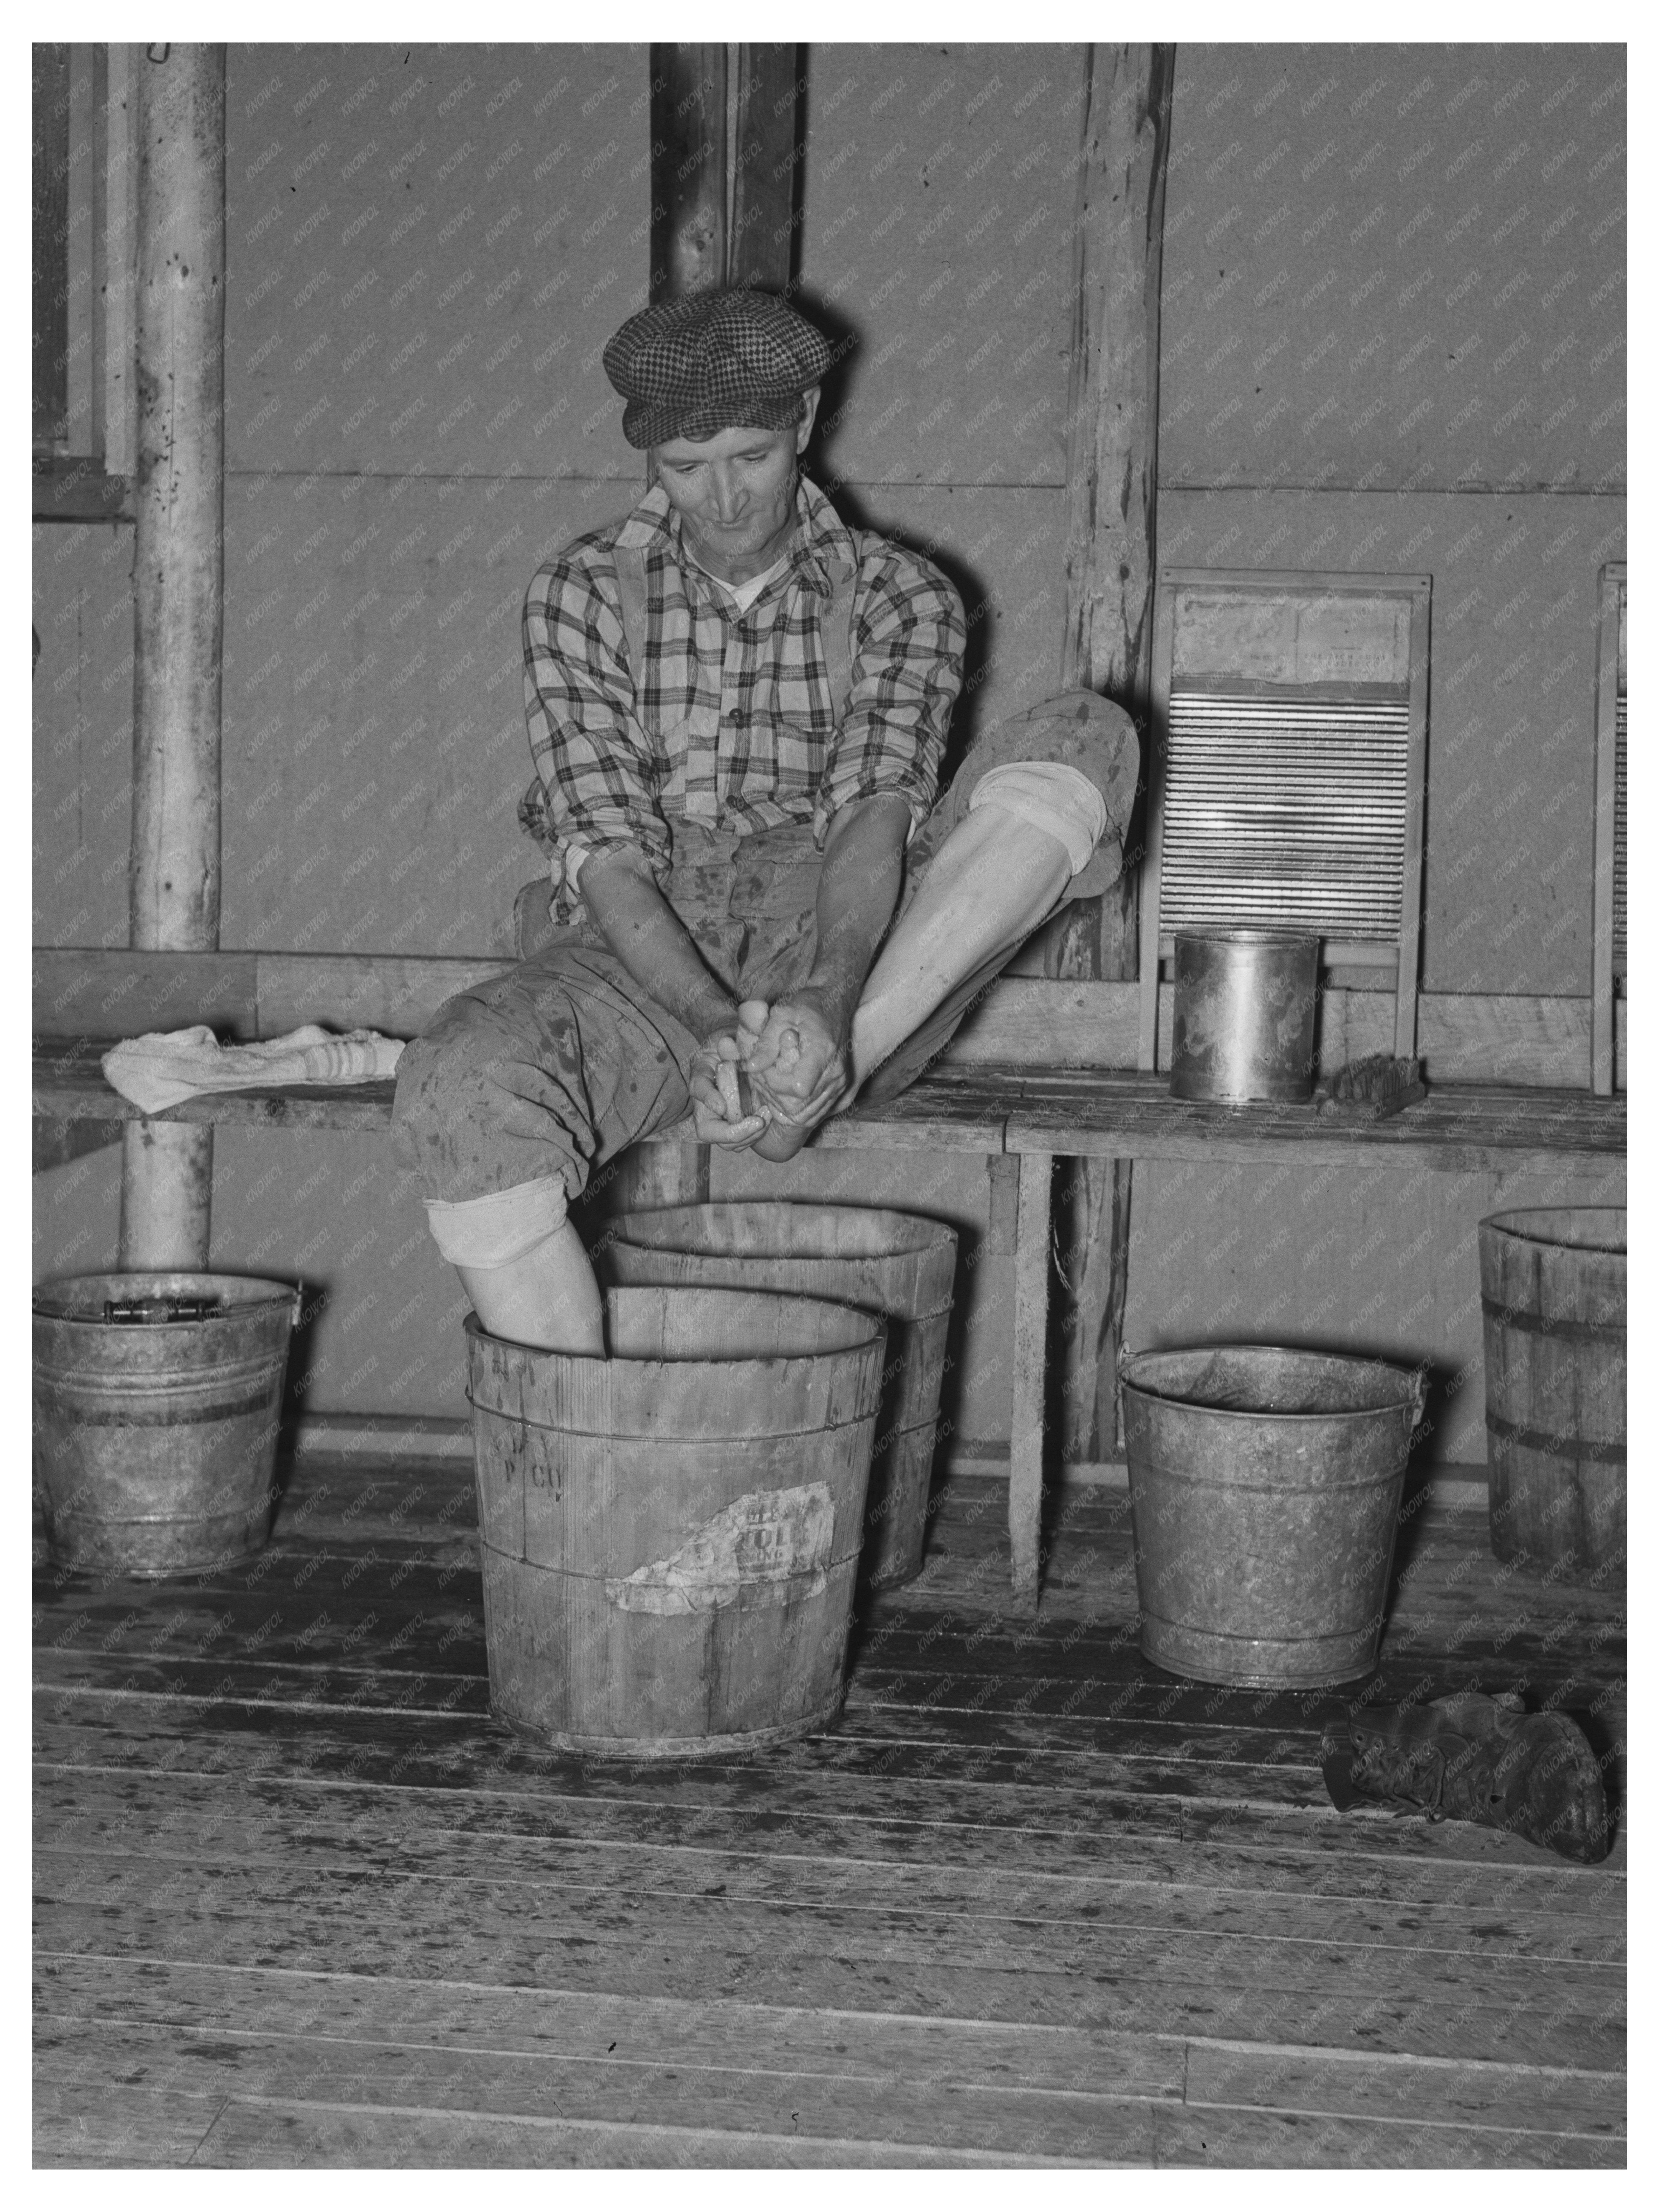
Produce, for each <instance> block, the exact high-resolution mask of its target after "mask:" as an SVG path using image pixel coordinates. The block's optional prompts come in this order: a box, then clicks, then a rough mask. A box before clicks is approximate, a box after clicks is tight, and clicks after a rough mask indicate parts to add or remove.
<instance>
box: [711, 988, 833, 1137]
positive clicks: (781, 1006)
mask: <svg viewBox="0 0 1659 2212" xmlns="http://www.w3.org/2000/svg"><path fill="white" fill-rule="evenodd" d="M762 1015H763V1017H764V1019H763V1021H760V1022H757V1016H762ZM738 1018H739V1020H740V1021H741V1022H742V1023H743V1025H744V1034H743V1037H742V1039H741V1040H740V1042H744V1045H745V1050H744V1060H745V1064H746V1068H747V1073H748V1074H749V1076H750V1080H751V1083H752V1085H753V1089H754V1091H755V1094H756V1095H757V1097H758V1098H759V1099H760V1101H761V1102H762V1103H763V1105H769V1106H770V1107H771V1108H772V1109H774V1114H775V1118H776V1119H777V1120H778V1121H783V1122H787V1124H788V1125H789V1126H790V1127H791V1128H792V1129H798V1130H799V1131H800V1132H801V1133H802V1134H803V1135H805V1134H806V1133H808V1132H809V1131H811V1130H813V1129H815V1128H817V1126H818V1124H819V1122H821V1121H827V1120H828V1119H829V1115H831V1114H833V1113H834V1112H835V1111H836V1108H837V1107H838V1106H840V1105H841V1104H842V1103H845V1102H846V1100H847V1098H848V1094H849V1093H850V1091H851V1089H852V1076H851V1057H850V1052H849V1046H850V1043H851V1038H852V1022H851V1018H850V1016H848V1015H847V1014H846V1012H845V1010H844V1009H843V1008H841V1007H838V1006H836V1005H835V1004H834V1003H833V1002H832V1001H831V1000H829V999H828V998H827V997H826V996H825V995H824V994H821V993H819V992H817V991H814V990H812V989H811V988H810V987H805V986H804V987H802V988H801V989H800V990H799V991H797V992H795V993H794V994H793V996H791V997H790V998H787V999H775V1000H773V1002H772V1004H771V1006H761V1004H760V1002H759V1001H757V1000H745V1001H744V1005H743V1006H741V1007H740V1008H739V1010H738Z"/></svg>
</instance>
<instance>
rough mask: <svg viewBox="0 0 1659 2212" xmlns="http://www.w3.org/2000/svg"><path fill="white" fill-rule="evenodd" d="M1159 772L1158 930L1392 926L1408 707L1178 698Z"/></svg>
mask: <svg viewBox="0 0 1659 2212" xmlns="http://www.w3.org/2000/svg"><path fill="white" fill-rule="evenodd" d="M1168 732H1169V738H1168V745H1169V750H1168V753H1167V756H1166V759H1165V764H1164V775H1165V781H1164V855H1163V862H1164V865H1163V882H1162V885H1161V895H1160V899H1159V907H1160V914H1159V921H1160V925H1161V927H1162V929H1163V931H1164V932H1169V931H1172V930H1176V929H1188V928H1201V927H1220V926H1224V925H1228V924H1237V923H1249V922H1256V923H1261V924H1264V925H1266V924H1273V925H1277V926H1279V927H1290V926H1296V927H1305V928H1309V929H1312V930H1316V931H1317V932H1318V933H1319V934H1320V935H1321V936H1323V937H1335V938H1351V939H1366V938H1370V939H1389V938H1394V937H1396V936H1397V935H1398V933H1399V930H1400V907H1401V877H1402V872H1403V869H1404V865H1405V851H1406V802H1407V751H1408V742H1409V734H1410V732H1409V708H1408V706H1407V701H1406V700H1405V699H1404V698H1399V699H1386V698H1376V697H1372V698H1368V699H1346V700H1344V699H1338V698H1331V697H1328V696H1327V697H1324V698H1320V697H1317V696H1315V697H1306V696H1304V697H1301V698H1291V697H1281V698H1273V697H1271V696H1261V691H1260V690H1254V689H1253V691H1252V693H1250V694H1246V693H1243V692H1237V693H1235V692H1231V691H1227V690H1177V691H1175V692H1173V693H1172V694H1171V696H1170V706H1169V723H1168Z"/></svg>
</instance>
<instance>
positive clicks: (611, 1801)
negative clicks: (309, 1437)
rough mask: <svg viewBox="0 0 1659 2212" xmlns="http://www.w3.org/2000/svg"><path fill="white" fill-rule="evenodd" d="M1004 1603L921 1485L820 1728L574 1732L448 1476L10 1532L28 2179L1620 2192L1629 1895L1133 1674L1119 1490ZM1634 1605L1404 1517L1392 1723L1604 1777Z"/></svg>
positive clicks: (1261, 1720)
mask: <svg viewBox="0 0 1659 2212" xmlns="http://www.w3.org/2000/svg"><path fill="white" fill-rule="evenodd" d="M1051 1520H1052V1521H1053V1522H1054V1526H1053V1527H1052V1528H1051V1532H1050V1541H1051V1550H1050V1554H1049V1559H1048V1569H1047V1582H1046V1585H1045V1591H1044V1596H1043V1601H1042V1610H1041V1612H1040V1613H1039V1615H1038V1617H1037V1619H1036V1620H1035V1621H1030V1620H1012V1619H1010V1618H1009V1617H1008V1616H1007V1614H1006V1589H1007V1587H1008V1558H1007V1537H1006V1491H1005V1489H1004V1487H1003V1486H1001V1485H1000V1484H998V1483H996V1482H994V1481H992V1480H986V1479H983V1478H974V1477H964V1476H957V1477H956V1478H954V1479H953V1480H952V1481H951V1484H950V1485H949V1486H948V1489H947V1490H946V1492H945V1495H944V1497H943V1500H942V1503H941V1505H940V1509H939V1512H938V1514H937V1516H936V1517H935V1520H934V1522H933V1528H932V1530H931V1534H930V1549H929V1555H928V1559H927V1566H926V1569H925V1571H924V1572H923V1574H922V1576H921V1578H920V1579H919V1580H918V1581H917V1582H916V1583H914V1584H912V1585H911V1586H910V1588H909V1589H906V1590H902V1591H898V1592H895V1593H891V1594H890V1595H886V1596H885V1597H883V1598H880V1599H878V1600H877V1601H874V1602H872V1603H871V1604H868V1605H866V1607H863V1608H862V1610H861V1612H860V1617H859V1620H858V1622H857V1625H856V1628H855V1640H854V1662H853V1666H852V1670H851V1674H850V1679H849V1689H848V1704H847V1711H846V1714H845V1717H844V1718H843V1720H842V1723H841V1724H840V1726H839V1727H838V1728H837V1729H835V1730H834V1731H833V1732H830V1733H827V1734H825V1735H821V1736H818V1737H816V1738H813V1739H812V1740H811V1741H807V1742H805V1743H803V1744H800V1745H797V1746H794V1747H789V1748H787V1749H784V1750H781V1751H777V1752H774V1753H769V1754H767V1755H765V1756H763V1757H762V1758H759V1759H756V1760H754V1761H752V1762H750V1763H748V1764H744V1763H741V1762H737V1761H722V1762H720V1763H719V1764H717V1765H679V1766H675V1767H671V1768H661V1767H633V1766H628V1765H605V1764H603V1763H599V1762H584V1761H581V1760H576V1759H561V1758H558V1757H556V1756H554V1755H552V1754H551V1753H545V1752H544V1751H542V1750H540V1749H538V1748H537V1747H535V1746H533V1745H531V1744H528V1743H526V1742H525V1741H521V1740H520V1739H518V1738H516V1737H515V1736H513V1735H512V1734H511V1733H510V1732H509V1731H508V1730H507V1729H505V1728H503V1727H501V1726H500V1725H499V1724H498V1723H495V1721H493V1720H492V1719H491V1718H490V1717H489V1710H488V1699H487V1694H486V1680H485V1658H484V1645H483V1618H482V1612H481V1607H480V1597H479V1583H478V1576H477V1569H476V1565H475V1564H474V1554H473V1537H472V1522H473V1513H472V1504H471V1478H470V1470H469V1469H468V1468H466V1467H465V1464H464V1463H463V1464H460V1465H457V1464H456V1463H455V1462H453V1461H452V1462H432V1461H428V1462H421V1463H418V1464H414V1465H404V1466H401V1467H400V1466H393V1465H391V1464H388V1463H386V1462H373V1461H370V1460H368V1459H365V1458H362V1457H359V1456H356V1455H353V1456H349V1457H348V1456H341V1457H338V1458H335V1459H330V1460H324V1459H311V1458H307V1459H306V1460H304V1461H302V1462H299V1463H298V1465H297V1467H296V1468H295V1469H294V1470H293V1471H292V1473H291V1475H290V1480H289V1491H288V1493H287V1495H286V1497H285V1499H284V1504H283V1509H282V1511H281V1514H280V1516H279V1520H278V1524H277V1534H276V1537H275V1539H274V1541H273V1542H272V1544H271V1546H270V1548H269V1549H268V1550H267V1551H266V1552H265V1553H264V1554H263V1555H262V1556H261V1557H260V1558H259V1559H258V1560H256V1561H254V1562H252V1563H251V1564H249V1565H243V1566H242V1567H240V1568H237V1569H235V1570H234V1571H228V1572H225V1573H221V1574H217V1575H215V1576H212V1577H202V1578H196V1579H189V1580H184V1581H179V1582H174V1583H164V1584H144V1583H125V1582H123V1583H108V1584H101V1583H97V1582H94V1581H93V1580H91V1579H88V1578H82V1577H68V1578H65V1577H59V1576H58V1575H57V1574H56V1573H55V1572H54V1571H52V1568H51V1567H50V1565H47V1564H46V1562H45V1560H44V1557H43V1556H42V1555H41V1554H40V1547H38V1546H37V1557H38V1559H39V1565H38V1571H37V1581H36V1591H35V1611H34V1643H35V1654H36V1659H35V1693H34V1705H35V1716H34V1726H35V1757H36V1765H35V1780H34V1811H35V1844H34V1879H35V1892H36V1907H35V1914H36V1917H35V1954H34V1985H35V2030H34V2055H35V2100H34V2127H35V2160H36V2163H37V2164H40V2165H52V2166H100V2165H102V2166H180V2165H187V2164H188V2165H197V2166H349V2165H394V2166H395V2165H410V2166H424V2165H464V2166H829V2165H851V2166H858V2165H876V2166H920V2165H940V2166H951V2165H957V2166H995V2165H1009V2164H1012V2165H1019V2166H1035V2165H1042V2164H1049V2163H1061V2164H1075V2163H1082V2164H1085V2165H1090V2166H1101V2165H1114V2164H1127V2165H1134V2166H1150V2165H1158V2166H1187V2165H1220V2166H1301V2165H1333V2166H1622V2165H1623V2164H1624V2162H1625V2155H1626V2146H1625V2005H1626V1969H1625V1963H1624V1960H1625V1950H1624V1942H1625V1887H1626V1881H1625V1868H1626V1852H1627V1844H1626V1837H1625V1835H1624V1833H1623V1822H1622V1819H1621V1820H1620V1834H1619V1838H1618V1841H1617V1844H1616V1846H1615V1849H1614V1851H1613V1856H1612V1857H1611V1858H1610V1859H1609V1860H1608V1861H1607V1863H1606V1864H1605V1865H1603V1866H1601V1867H1596V1868H1588V1869H1586V1868H1579V1867H1573V1866H1570V1865H1568V1864H1566V1863H1564V1862H1562V1861H1560V1860H1559V1859H1556V1858H1554V1857H1552V1856H1550V1855H1549V1854H1547V1852H1545V1851H1542V1850H1537V1849H1534V1848H1533V1847H1531V1846H1529V1845H1528V1844H1523V1843H1520V1842H1517V1841H1515V1840H1513V1839H1511V1838H1506V1837H1504V1836H1502V1835H1499V1834H1498V1833H1496V1832H1492V1831H1489V1830H1485V1829H1480V1828H1474V1827H1468V1826H1456V1825H1452V1824H1445V1825H1437V1826H1433V1825H1430V1824H1429V1823H1427V1822H1426V1821H1425V1820H1421V1819H1420V1818H1417V1817H1414V1816H1402V1815H1398V1814H1392V1813H1389V1812H1387V1811H1385V1810H1383V1809H1382V1808H1368V1809H1366V1810H1364V1811H1357V1812H1352V1813H1349V1814H1337V1813H1335V1812H1334V1811H1333V1809H1332V1808H1331V1807H1330V1805H1329V1803H1328V1801H1327V1798H1326V1795H1325V1791H1324V1787H1323V1784H1322V1781H1321V1778H1320V1776H1319V1772H1318V1769H1317V1766H1316V1753H1317V1744H1318V1737H1319V1731H1320V1727H1321V1723H1322V1719H1323V1717H1325V1715H1326V1714H1327V1713H1328V1712H1329V1711H1332V1710H1334V1708H1335V1707H1336V1706H1337V1705H1339V1704H1340V1696H1339V1695H1333V1694H1331V1693H1327V1692H1295V1693H1291V1692H1254V1691H1250V1692H1236V1691H1232V1692H1230V1691H1225V1690H1215V1689H1212V1688H1207V1687H1203V1686H1194V1685H1191V1684H1187V1683H1183V1682H1182V1681H1180V1680H1176V1679H1175V1678H1173V1677H1171V1676H1169V1675H1165V1674H1159V1673H1158V1671H1157V1670H1156V1669H1155V1668H1151V1667H1149V1666H1148V1665H1147V1664H1146V1662H1144V1661H1143V1660H1142V1659H1141V1658H1140V1656H1139V1651H1138V1648H1137V1643H1136V1635H1135V1628H1134V1620H1135V1599H1134V1577H1133V1564H1132V1559H1131V1552H1130V1543H1129V1535H1128V1529H1127V1500H1126V1498H1124V1496H1123V1495H1122V1493H1121V1492H1111V1491H1108V1490H1105V1489H1100V1490H1098V1491H1095V1492H1070V1491H1068V1492H1064V1493H1061V1496H1060V1499H1059V1500H1058V1501H1056V1505H1055V1510H1054V1514H1053V1515H1051ZM1624 1652H1625V1634H1624V1613H1623V1592H1622V1589H1583V1588H1578V1589H1573V1588H1569V1587H1567V1586H1565V1585H1563V1584H1555V1585H1550V1584H1547V1583H1541V1582H1539V1581H1537V1580H1535V1579H1533V1578H1530V1577H1522V1576H1517V1575H1516V1574H1513V1573H1510V1572H1506V1571H1504V1570H1503V1569H1501V1568H1499V1567H1498V1565H1497V1564H1496V1562H1495V1561H1494V1560H1493V1559H1492V1558H1491V1556H1490V1554H1489V1553H1488V1551H1487V1548H1486V1526H1485V1518H1484V1516H1483V1515H1481V1514H1479V1513H1471V1512H1468V1511H1458V1510H1450V1509H1447V1508H1445V1507H1443V1506H1442V1505H1441V1504H1438V1503H1436V1502H1433V1501H1431V1502H1429V1503H1427V1504H1425V1505H1424V1506H1423V1507H1422V1508H1421V1509H1420V1510H1418V1511H1416V1512H1415V1513H1413V1514H1411V1515H1410V1516H1408V1517H1407V1521H1406V1523H1405V1526H1404V1528H1403V1530H1402V1535H1401V1553H1400V1559H1399V1569H1398V1577H1397V1591H1396V1595H1395V1602H1394V1607H1393V1612H1392V1615H1391V1619H1390V1624H1389V1632H1388V1638H1387V1643H1386V1646H1385V1652H1384V1663H1383V1669H1382V1673H1381V1674H1380V1676H1379V1677H1378V1679H1377V1680H1376V1684H1375V1686H1374V1688H1373V1692H1372V1694H1375V1695H1376V1696H1378V1697H1381V1698H1392V1697H1405V1696H1408V1695H1414V1696H1424V1695H1434V1694H1438V1693H1441V1692H1445V1691H1449V1690H1451V1689H1454V1688H1459V1687H1468V1686H1479V1687H1480V1688H1483V1689H1489V1690H1490V1689H1497V1688H1500V1687H1504V1686H1520V1687H1522V1688H1523V1689H1524V1690H1525V1691H1526V1692H1527V1693H1528V1697H1529V1699H1530V1700H1531V1701H1532V1702H1534V1704H1542V1703H1546V1702H1551V1703H1555V1704H1558V1705H1562V1706H1564V1707H1565V1709H1567V1710H1569V1711H1575V1712H1579V1713H1582V1714H1583V1715H1585V1716H1586V1723H1587V1725H1588V1726H1589V1729H1590V1730H1591V1731H1592V1734H1593V1735H1594V1737H1595V1741H1596V1743H1597V1745H1598V1748H1600V1749H1601V1751H1602V1753H1603V1754H1604V1756H1605V1758H1606V1759H1607V1771H1608V1773H1609V1776H1610V1778H1611V1781H1612V1785H1613V1792H1614V1796H1615V1802H1620V1803H1621V1802H1622V1789H1623V1741H1624V1663H1625V1662H1624Z"/></svg>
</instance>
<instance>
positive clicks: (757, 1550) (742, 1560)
mask: <svg viewBox="0 0 1659 2212" xmlns="http://www.w3.org/2000/svg"><path fill="white" fill-rule="evenodd" d="M605 1329H606V1342H607V1344H608V1345H609V1346H610V1357H609V1358H604V1359H597V1358H578V1357H575V1356H574V1355H571V1354H568V1353H564V1352H543V1351H537V1350H534V1349H532V1348H531V1347H530V1346H525V1345H520V1344H510V1343H507V1342H504V1341H502V1340H501V1339H499V1338H496V1337H493V1336H490V1335H489V1334H487V1333H486V1332H485V1331H484V1330H483V1328H481V1327H480V1326H479V1323H478V1321H477V1316H476V1315H472V1316H469V1317H468V1320H467V1323H466V1334H467V1372H468V1395H469V1396H470V1398H471V1404H472V1421H473V1443H474V1460H475V1466H476V1469H477V1486H478V1522H479V1534H480V1538H481V1548H482V1555H483V1599H484V1628H485V1638H486V1641H487V1644H488V1646H489V1695H490V1704H491V1705H492V1707H493V1708H494V1710H495V1711H496V1712H497V1713H498V1714H500V1716H501V1717H502V1718H503V1719H504V1720H506V1721H508V1722H510V1723H512V1724H513V1726H514V1727H516V1728H520V1729H525V1730H526V1731H527V1732H529V1733H531V1734H532V1735H537V1736H538V1737H540V1738H541V1739H542V1740H543V1741H545V1742H548V1743H550V1744H552V1745H554V1746H555V1747H558V1748H560V1749H564V1750H571V1751H585V1752H596V1753H609V1754H614V1755H617V1756H623V1757H629V1758H635V1759H638V1758H655V1759H684V1758H696V1757H700V1756H709V1755H713V1754H715V1753H730V1752H732V1751H740V1750H753V1749H756V1748H758V1747H761V1746H763V1745H765V1744H769V1743H775V1742H781V1741H786V1740H787V1739H788V1738H790V1737H792V1736H798V1735H805V1734H806V1733H807V1732H808V1731H809V1730H811V1729H816V1728H821V1727H823V1726H824V1725H826V1724H827V1723H829V1721H831V1720H832V1719H833V1718H834V1717H835V1715H836V1712H837V1711H838V1710H839V1708H840V1704H841V1696H842V1669H843V1667H844V1664H845V1660H846V1651H847V1635H848V1626H849V1625H850V1622H851V1618H852V1603H853V1589H854V1577H855V1576H856V1573H857V1570H858V1559H859V1546H860V1538H861V1536H862V1534H863V1526H864V1506H865V1493H866V1486H867V1484H868V1481H869V1474H870V1454H871V1446H872V1442H873V1440H874V1435H875V1422H876V1410H877V1406H878V1401H879V1398H880V1394H881V1377H882V1360H883V1350H884V1341H885V1334H886V1332H885V1328H884V1324H883V1322H881V1320H880V1319H879V1317H878V1316H872V1315H870V1314H866V1313H862V1312H859V1311H856V1310H854V1309H853V1308H851V1307H848V1306H838V1305H832V1304H828V1303H826V1302H824V1301H821V1300H818V1299H811V1298H788V1297H774V1296H771V1295H769V1294H768V1293H764V1292H750V1291H717V1290H708V1289H696V1290H687V1289H681V1288H676V1287H670V1286H661V1287H656V1288H637V1289H615V1290H611V1291H609V1292H608V1293H607V1296H606V1300H605Z"/></svg>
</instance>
